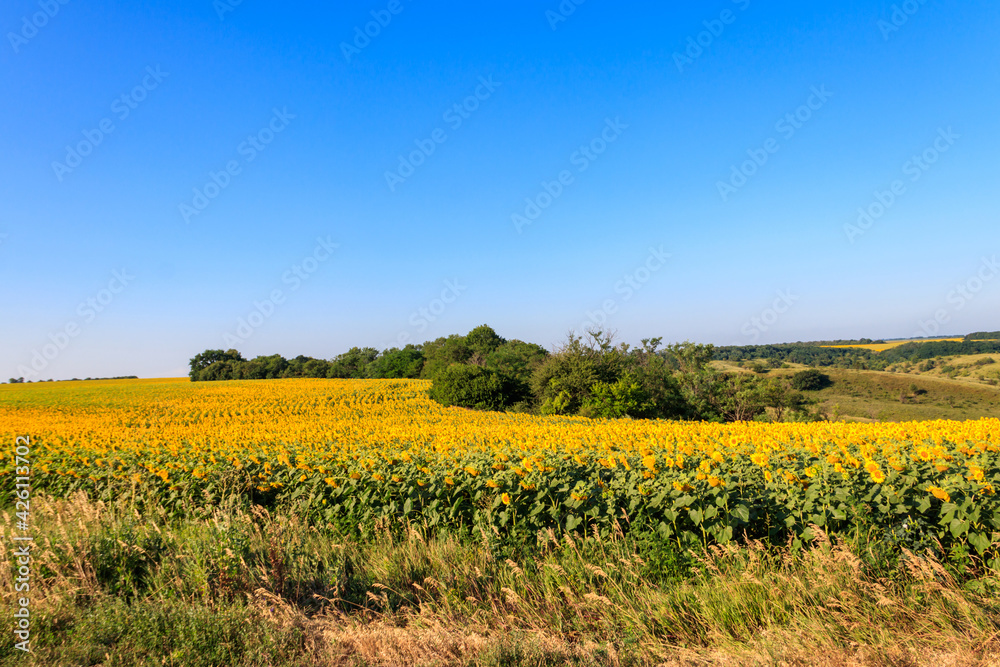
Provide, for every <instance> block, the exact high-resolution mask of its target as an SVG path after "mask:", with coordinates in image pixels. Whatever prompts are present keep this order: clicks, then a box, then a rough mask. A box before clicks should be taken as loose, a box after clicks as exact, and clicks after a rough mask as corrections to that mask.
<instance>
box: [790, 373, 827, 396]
mask: <svg viewBox="0 0 1000 667" xmlns="http://www.w3.org/2000/svg"><path fill="white" fill-rule="evenodd" d="M831 384H832V383H831V382H830V376H829V375H826V374H825V373H821V372H820V371H818V370H816V369H815V368H810V369H808V370H804V371H799V372H798V373H796V374H795V375H793V376H792V387H794V388H795V389H797V390H799V391H818V390H820V389H823V388H824V387H829V386H830V385H831Z"/></svg>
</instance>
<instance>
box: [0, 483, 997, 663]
mask: <svg viewBox="0 0 1000 667" xmlns="http://www.w3.org/2000/svg"><path fill="white" fill-rule="evenodd" d="M33 507H34V508H35V509H34V511H33V519H34V527H35V535H36V546H35V550H34V552H33V558H34V570H33V571H34V573H35V574H34V578H33V587H32V605H33V610H34V613H37V614H40V615H49V616H59V617H60V618H62V619H63V623H64V624H68V625H72V624H73V623H74V622H77V621H79V619H80V618H81V617H82V615H84V614H86V613H87V610H88V609H89V608H92V607H93V606H94V605H99V604H100V603H101V601H102V600H103V601H107V600H108V599H109V598H111V597H116V596H117V597H119V598H122V597H124V598H126V599H128V600H130V601H132V602H136V601H144V602H160V601H167V600H173V601H176V600H181V601H184V603H185V604H189V605H193V606H198V607H204V608H208V609H211V610H222V609H226V608H227V606H234V605H242V606H241V607H240V608H244V607H245V609H246V610H247V612H246V613H247V614H249V615H248V617H247V618H248V619H249V620H248V623H249V622H252V623H258V624H261V627H267V628H269V629H270V630H271V631H274V632H278V633H287V634H288V635H289V636H291V635H294V636H295V637H297V638H298V639H296V642H298V644H297V645H298V646H299V653H298V654H297V655H296V657H295V660H296V662H294V663H292V662H287V663H281V662H278V663H275V664H315V665H321V664H334V665H340V664H343V665H348V664H372V665H411V664H437V665H471V664H483V665H490V664H497V665H500V664H564V663H567V662H569V663H573V664H601V665H604V664H606V665H624V664H630V665H705V664H723V665H753V664H760V665H770V664H786V665H914V666H916V665H955V666H972V665H991V664H992V665H996V664H1000V642H998V637H1000V608H998V604H997V601H996V599H995V598H994V597H993V596H992V595H990V594H985V593H977V592H976V591H975V590H973V588H974V587H973V586H970V585H969V583H970V582H969V581H967V580H963V579H962V578H961V577H957V576H956V575H955V574H954V573H953V572H951V571H950V570H949V569H948V568H946V567H945V566H944V565H943V564H942V563H940V562H937V561H936V560H934V559H933V558H930V557H929V556H921V555H918V554H913V553H910V552H903V557H902V559H901V561H900V562H901V563H902V564H903V567H902V568H901V569H900V571H899V573H898V574H897V575H896V576H894V577H892V578H886V577H882V576H880V575H878V574H876V573H875V572H874V570H873V569H872V568H870V567H868V566H866V564H865V560H864V558H862V556H861V555H859V551H858V550H857V549H855V548H852V546H851V545H850V544H848V543H847V542H845V541H843V540H839V539H833V538H831V537H829V536H827V535H826V534H825V533H823V532H822V531H821V530H819V529H816V530H815V534H816V539H815V540H814V542H813V543H812V544H811V545H810V546H809V547H808V548H806V549H803V550H799V551H793V550H791V549H788V548H773V547H768V546H766V545H764V544H762V543H760V542H755V541H748V542H745V543H743V544H741V545H739V546H737V545H733V544H731V545H725V546H714V547H711V548H710V549H708V550H707V551H705V552H703V553H697V554H691V555H690V556H691V559H692V562H693V566H692V567H691V568H690V570H689V571H688V572H687V574H686V576H684V577H673V578H671V577H666V576H664V575H663V573H662V572H661V571H659V569H658V567H657V566H655V565H654V564H652V563H651V562H650V561H649V560H648V559H644V558H643V557H641V556H640V554H639V553H638V551H637V547H636V544H635V543H633V542H631V541H630V540H629V539H628V538H627V537H626V536H625V535H624V534H623V533H621V532H618V533H616V534H615V535H613V536H612V537H611V538H602V537H601V536H600V535H599V534H594V535H592V536H587V537H581V536H576V537H574V536H572V535H563V536H557V535H556V534H555V533H553V532H552V531H547V532H544V533H541V534H539V536H538V539H537V543H536V544H537V546H536V548H535V549H534V550H533V551H532V552H530V555H528V556H524V557H521V558H519V559H516V558H515V556H514V555H513V554H508V555H504V554H500V553H498V552H497V551H496V539H495V538H496V537H498V536H495V535H494V536H492V537H491V536H490V535H489V534H488V533H486V532H482V533H481V534H479V535H477V537H476V538H475V539H472V540H469V539H466V540H460V539H458V538H457V537H455V536H434V535H432V534H430V533H428V532H427V531H426V530H423V529H421V528H419V527H417V526H407V527H406V528H405V530H400V531H394V530H390V528H391V527H390V526H386V530H385V531H384V532H381V533H380V536H379V537H378V538H375V539H372V540H371V541H368V542H365V543H358V542H355V541H351V540H346V539H344V538H343V537H342V536H337V535H336V534H334V533H332V532H331V531H329V530H326V529H322V528H318V527H315V526H308V525H306V524H305V523H303V522H302V521H301V520H299V519H298V518H296V517H294V516H280V515H277V514H276V513H269V512H267V511H266V510H263V509H256V510H253V511H252V512H249V513H240V512H222V511H221V510H220V511H219V512H216V513H215V514H212V515H211V516H207V517H206V518H204V519H200V520H187V521H184V522H183V523H178V524H170V523H168V522H166V521H164V520H162V519H161V518H159V517H140V516H137V515H136V514H135V513H134V512H132V511H130V510H129V508H127V507H113V506H108V505H105V504H101V503H95V502H91V501H89V500H87V499H86V498H85V497H83V496H82V495H77V496H74V497H73V498H70V499H67V500H56V499H52V498H46V497H44V496H38V497H36V498H34V499H33ZM12 532H13V517H12V516H11V515H10V512H5V513H2V514H0V538H6V537H7V536H9V535H11V534H12ZM124 536H127V537H128V538H129V539H131V540H133V541H132V543H128V542H126V541H125V540H124V539H123V537H124ZM480 538H481V539H480ZM116 568H118V569H117V570H116ZM116 572H122V573H124V575H127V577H130V578H128V579H127V581H128V582H130V583H129V584H128V586H127V587H124V588H121V587H119V588H115V585H116V584H115V582H114V581H113V580H114V577H115V576H116V575H115V573H116ZM13 576H14V575H13V570H12V565H11V562H10V560H9V559H3V560H0V594H2V598H3V602H4V604H5V605H7V606H8V608H9V607H10V606H11V605H12V604H13V601H14V598H15V595H16V594H15V591H14V589H13ZM973 583H978V584H980V586H981V587H982V586H984V585H985V586H986V587H985V589H984V590H996V588H995V586H996V573H994V572H987V573H985V574H983V573H980V577H979V579H978V580H977V582H973ZM289 659H290V658H289Z"/></svg>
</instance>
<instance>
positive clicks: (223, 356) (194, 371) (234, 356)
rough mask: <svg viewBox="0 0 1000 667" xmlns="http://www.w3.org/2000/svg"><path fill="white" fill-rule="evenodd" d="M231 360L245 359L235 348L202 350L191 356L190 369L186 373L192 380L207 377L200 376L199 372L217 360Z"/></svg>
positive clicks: (217, 361)
mask: <svg viewBox="0 0 1000 667" xmlns="http://www.w3.org/2000/svg"><path fill="white" fill-rule="evenodd" d="M233 361H245V359H244V358H243V355H241V354H240V353H239V352H237V351H236V350H205V351H204V352H202V353H200V354H196V355H194V357H192V358H191V361H190V368H191V371H190V372H189V373H188V377H190V378H191V381H192V382H197V381H199V380H203V379H207V378H202V377H201V373H202V371H204V370H206V369H207V368H208V367H209V366H211V365H212V364H215V363H219V362H233ZM217 373H218V371H216V374H217ZM227 379H228V378H227Z"/></svg>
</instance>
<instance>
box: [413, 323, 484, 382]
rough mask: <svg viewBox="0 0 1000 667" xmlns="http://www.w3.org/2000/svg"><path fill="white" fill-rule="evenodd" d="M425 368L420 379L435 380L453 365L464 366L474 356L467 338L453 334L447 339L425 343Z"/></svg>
mask: <svg viewBox="0 0 1000 667" xmlns="http://www.w3.org/2000/svg"><path fill="white" fill-rule="evenodd" d="M423 351H424V367H423V369H422V370H421V371H420V377H422V378H426V379H430V380H433V379H434V378H435V377H437V375H438V374H439V373H441V372H442V371H444V370H445V369H446V368H448V367H449V366H451V365H452V364H464V363H466V362H467V361H469V358H470V357H471V356H472V350H471V349H470V348H469V346H468V344H467V343H466V342H465V336H459V335H457V334H452V335H451V336H448V337H447V338H438V339H437V340H435V341H432V342H429V343H424V344H423Z"/></svg>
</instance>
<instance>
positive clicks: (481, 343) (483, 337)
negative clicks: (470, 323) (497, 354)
mask: <svg viewBox="0 0 1000 667" xmlns="http://www.w3.org/2000/svg"><path fill="white" fill-rule="evenodd" d="M506 342H507V341H506V340H505V339H504V338H501V337H500V336H499V335H497V332H496V331H494V330H493V328H492V327H490V326H488V325H486V324H483V325H480V326H478V327H476V328H475V329H473V330H472V331H470V332H469V333H467V334H466V335H465V345H466V347H468V348H469V352H470V353H471V354H470V357H471V356H475V357H477V358H478V359H479V360H482V361H485V359H486V358H487V357H488V356H489V355H490V354H491V353H492V352H493V351H494V350H496V349H497V348H498V347H500V346H501V345H503V344H504V343H506ZM479 365H482V364H479Z"/></svg>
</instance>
